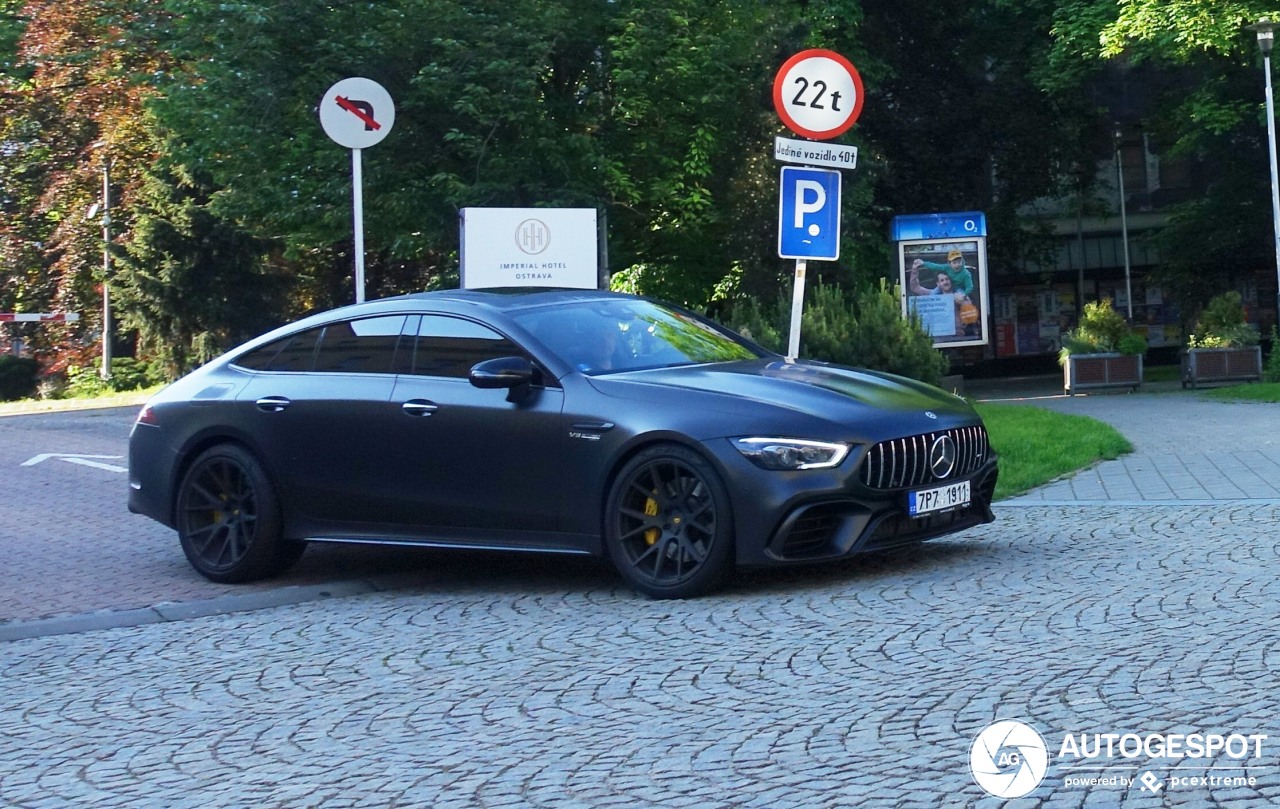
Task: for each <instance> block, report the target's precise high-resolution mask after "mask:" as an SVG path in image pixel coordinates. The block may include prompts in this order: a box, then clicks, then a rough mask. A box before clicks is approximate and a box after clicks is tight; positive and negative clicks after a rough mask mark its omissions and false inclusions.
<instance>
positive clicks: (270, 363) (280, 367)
mask: <svg viewBox="0 0 1280 809" xmlns="http://www.w3.org/2000/svg"><path fill="white" fill-rule="evenodd" d="M321 331H323V329H308V330H307V331H304V332H299V333H297V334H295V335H293V336H291V337H283V338H281V339H279V340H275V341H273V342H270V343H267V344H266V345H264V346H262V347H261V348H257V349H254V350H253V351H250V352H249V353H248V354H245V355H244V356H242V357H239V358H237V359H236V360H235V364H236V365H239V366H240V367H241V368H248V369H250V370H253V371H310V370H311V364H312V361H313V359H314V357H315V353H316V343H317V342H318V341H319V340H320V333H321Z"/></svg>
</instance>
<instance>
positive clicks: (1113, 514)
mask: <svg viewBox="0 0 1280 809" xmlns="http://www.w3.org/2000/svg"><path fill="white" fill-rule="evenodd" d="M1144 397H1145V398H1146V399H1150V400H1151V401H1150V402H1147V403H1145V404H1144V403H1143V399H1144ZM1192 398H1195V397H1192V396H1188V397H1176V396H1175V397H1163V399H1162V397H1161V396H1160V395H1157V394H1151V395H1147V394H1138V395H1135V396H1132V397H1127V396H1126V397H1103V396H1096V397H1093V396H1091V397H1075V398H1074V399H1073V400H1071V401H1069V402H1065V403H1064V402H1058V401H1057V400H1052V401H1049V402H1048V404H1047V405H1046V406H1051V407H1063V408H1068V407H1069V408H1090V407H1092V408H1095V411H1097V412H1091V413H1089V414H1090V415H1097V416H1098V417H1103V418H1107V419H1108V420H1111V421H1113V423H1116V424H1117V426H1118V427H1120V429H1121V430H1122V432H1125V433H1126V434H1127V435H1129V437H1130V439H1131V440H1132V441H1133V442H1134V444H1135V446H1136V447H1137V450H1138V451H1137V453H1135V455H1134V456H1130V458H1129V460H1131V461H1133V460H1137V459H1138V458H1141V457H1145V456H1146V455H1147V454H1148V453H1159V452H1160V451H1162V447H1163V446H1165V444H1163V443H1162V442H1165V441H1167V442H1168V446H1170V447H1173V450H1172V451H1174V452H1177V449H1176V447H1174V444H1175V443H1176V440H1177V439H1176V438H1175V433H1177V432H1179V431H1182V430H1184V429H1186V428H1189V427H1190V428H1194V430H1195V431H1196V433H1197V436H1198V438H1197V441H1196V442H1194V443H1189V444H1188V449H1187V452H1186V453H1183V455H1185V456H1186V457H1191V458H1192V459H1193V460H1192V461H1190V462H1188V466H1189V467H1194V468H1195V469H1199V468H1200V467H1199V466H1198V463H1199V462H1198V461H1195V460H1194V458H1195V456H1196V454H1197V453H1199V454H1203V455H1204V457H1205V458H1206V459H1208V460H1210V461H1212V462H1214V463H1224V462H1223V461H1222V455H1223V454H1224V453H1226V454H1228V455H1231V454H1235V453H1239V452H1242V451H1244V450H1241V449H1240V447H1242V446H1243V447H1246V448H1247V451H1249V452H1255V451H1256V452H1260V453H1261V454H1262V455H1263V456H1265V457H1268V458H1273V457H1274V456H1273V453H1274V448H1273V445H1267V444H1266V443H1265V442H1264V439H1263V438H1262V436H1263V435H1264V434H1265V433H1266V432H1267V430H1268V429H1274V427H1275V426H1276V425H1277V424H1280V418H1277V415H1278V414H1280V409H1277V406H1259V405H1248V406H1236V405H1218V404H1214V405H1213V406H1215V407H1225V408H1229V409H1230V408H1236V407H1249V408H1252V409H1250V410H1240V411H1238V412H1236V411H1233V410H1230V411H1220V412H1225V413H1228V416H1226V417H1224V418H1223V419H1222V420H1220V421H1216V422H1215V421H1212V420H1210V418H1209V416H1207V415H1206V414H1207V413H1208V412H1209V411H1194V412H1186V413H1184V412H1182V411H1178V410H1177V408H1178V407H1179V405H1178V404H1176V402H1175V400H1180V399H1187V400H1190V399H1192ZM1034 403H1036V404H1044V403H1043V402H1040V401H1036V402H1034ZM1128 408H1131V409H1128ZM1169 408H1173V409H1172V410H1169ZM1078 412H1085V411H1084V410H1080V411H1078ZM1169 413H1173V416H1172V417H1176V418H1178V419H1181V418H1183V417H1190V418H1193V419H1194V420H1193V421H1191V422H1190V423H1186V422H1183V421H1178V422H1177V423H1176V424H1166V425H1165V426H1164V427H1163V428H1161V427H1160V426H1159V423H1160V422H1161V420H1162V419H1166V417H1168V414H1169ZM1172 417H1170V418H1172ZM1130 418H1131V419H1133V420H1134V424H1136V425H1137V426H1133V425H1130V424H1129V423H1128V422H1125V419H1130ZM1141 421H1145V422H1150V423H1151V428H1150V430H1149V433H1150V435H1147V434H1146V433H1143V432H1142V430H1143V427H1142V425H1141V424H1140V423H1138V422H1141ZM1215 425H1216V426H1215ZM1131 430H1133V432H1132V433H1131ZM1214 442H1221V443H1218V444H1214ZM1269 447H1271V448H1269ZM1252 462H1253V461H1250V463H1252ZM1114 463H1119V462H1114ZM1152 463H1153V464H1154V463H1155V462H1154V461H1153V462H1152ZM1107 466H1109V464H1102V465H1100V466H1099V467H1098V469H1097V470H1094V471H1095V472H1096V473H1097V474H1098V475H1099V477H1100V478H1101V477H1102V476H1103V474H1104V471H1105V474H1106V475H1107V476H1110V475H1111V474H1112V473H1111V471H1110V470H1104V467H1107ZM1145 468H1146V467H1136V466H1135V467H1131V468H1130V469H1131V471H1130V472H1128V475H1129V477H1131V478H1133V479H1135V480H1136V481H1137V482H1135V483H1134V491H1127V490H1126V491H1125V492H1123V493H1121V492H1120V490H1119V489H1114V488H1113V489H1107V490H1106V493H1108V494H1116V495H1118V496H1117V497H1115V498H1109V499H1104V498H1098V497H1092V496H1090V494H1091V490H1090V489H1086V488H1081V489H1079V490H1065V489H1064V490H1060V491H1059V492H1056V493H1054V495H1053V496H1052V497H1048V496H1044V497H1041V495H1042V492H1036V493H1033V494H1032V495H1030V496H1028V497H1023V498H1018V500H1017V502H1016V503H1010V504H1008V506H1007V507H1002V508H1000V509H998V514H999V520H998V521H997V522H996V523H994V524H992V525H990V526H985V527H982V528H980V529H975V530H972V531H969V532H967V533H965V534H963V535H960V536H959V537H956V538H950V539H947V540H944V541H938V542H934V543H929V544H927V545H925V546H924V547H922V548H920V549H917V550H915V551H911V552H898V553H892V554H885V555H881V556H877V557H873V558H869V559H865V560H860V561H855V562H848V563H843V564H840V565H835V566H828V567H825V568H820V569H806V570H793V571H782V572H779V571H754V572H747V573H743V574H740V575H739V576H738V577H737V579H736V580H735V581H734V582H733V583H732V584H731V586H730V587H729V588H727V589H726V590H725V591H723V592H721V593H719V594H717V595H714V596H712V597H708V598H703V599H699V600H695V601H688V602H653V601H648V600H645V599H643V598H641V597H639V596H636V595H634V594H632V593H630V592H628V591H626V590H622V589H619V588H617V587H615V579H614V578H613V577H612V576H611V575H610V574H608V573H607V572H605V571H603V570H602V569H601V568H600V566H598V565H595V564H592V563H588V562H577V561H573V562H565V561H561V560H555V559H543V558H539V559H534V560H526V559H516V560H513V559H511V558H510V557H487V556H485V557H459V556H457V555H443V556H438V557H432V559H433V560H435V561H437V562H439V564H430V565H423V566H421V567H420V568H418V569H416V570H411V571H407V572H405V573H403V574H402V575H401V576H400V578H399V579H398V580H397V582H396V584H395V588H396V589H394V590H391V589H388V590H385V591H381V592H365V593H361V594H356V595H352V596H349V597H345V598H333V599H320V600H315V601H311V602H309V603H303V604H290V605H285V606H281V607H277V608H273V609H262V610H257V611H252V612H236V613H231V614H225V615H214V616H207V617H199V618H195V619H192V620H170V621H166V622H163V623H156V624H150V625H139V626H125V627H118V628H112V629H106V630H102V631H94V632H79V633H75V634H65V635H53V636H46V637H33V638H28V639H23V640H15V641H12V642H9V643H3V644H0V806H6V807H8V806H13V807H62V806H77V807H78V806H87V805H90V804H92V805H94V806H104V807H113V806H128V807H133V806H159V807H187V806H190V807H195V806H200V807H205V806H227V807H232V806H234V807H249V806H253V807H275V806H281V807H295V806H323V807H348V806H350V807H355V806H413V807H419V806H421V807H472V806H477V807H505V806H512V807H524V806H529V807H578V806H581V807H596V806H600V807H605V806H618V807H623V806H626V807H631V806H659V807H684V806H708V807H738V806H748V807H809V806H812V807H846V806H848V807H853V806H858V807H861V806H895V807H943V806H966V805H972V806H980V807H995V806H1006V805H1007V806H1013V807H1020V806H1027V807H1030V806H1048V807H1076V806H1098V807H1119V806H1133V807H1147V806H1187V807H1198V806H1214V805H1223V806H1239V807H1254V806H1258V807H1261V806H1274V805H1278V804H1280V711H1278V710H1277V708H1278V703H1280V691H1277V689H1276V676H1275V672H1276V671H1277V670H1280V614H1278V611H1277V609H1276V606H1275V605H1276V604H1277V602H1278V601H1280V580H1278V577H1277V572H1278V571H1280V531H1277V530H1276V526H1277V522H1278V518H1280V499H1278V498H1276V497H1275V495H1274V494H1273V493H1271V492H1268V491H1266V490H1265V489H1257V490H1253V489H1249V490H1246V489H1244V488H1240V489H1239V494H1240V495H1243V496H1228V497H1224V496H1226V495H1236V494H1237V493H1236V492H1234V491H1225V490H1218V491H1214V490H1210V489H1208V488H1207V487H1206V488H1205V494H1207V495H1208V497H1206V496H1204V494H1201V493H1200V492H1198V491H1192V490H1189V489H1181V488H1176V487H1174V486H1172V485H1170V486H1169V489H1170V490H1172V491H1173V492H1174V493H1175V494H1176V495H1177V496H1176V497H1173V498H1169V497H1158V496H1153V497H1148V494H1151V493H1154V492H1155V491H1156V489H1155V488H1153V487H1156V484H1155V483H1154V482H1151V483H1146V482H1143V481H1147V480H1152V481H1154V478H1148V477H1147V476H1146V475H1145V474H1144V473H1143V472H1142V469H1145ZM1263 471H1265V469H1264V470H1263ZM1259 477H1262V475H1259ZM1061 485H1062V484H1053V486H1061ZM1250 485H1252V484H1250ZM1049 488H1052V487H1049ZM1157 488H1158V487H1157ZM1188 495H1194V496H1188ZM997 719H1018V720H1021V721H1024V722H1026V723H1028V724H1030V725H1032V726H1033V727H1034V728H1036V729H1037V730H1038V731H1039V732H1040V734H1041V735H1042V736H1043V738H1044V740H1045V743H1046V745H1047V748H1048V751H1049V763H1048V768H1047V773H1046V775H1045V777H1044V780H1043V781H1042V782H1041V783H1040V785H1039V786H1038V787H1037V788H1036V789H1035V790H1034V791H1032V792H1031V793H1030V794H1029V795H1028V796H1027V797H1026V798H1023V799H1021V800H1015V801H1008V802H1006V801H1004V800H1001V799H998V798H993V797H989V796H987V795H986V794H985V793H984V792H983V791H982V790H981V789H980V788H979V787H978V786H977V784H976V783H975V780H974V777H973V775H972V774H971V772H970V763H969V754H970V746H971V744H972V743H973V741H974V738H975V736H976V734H978V733H979V732H980V731H981V730H982V729H983V728H984V727H985V726H987V725H988V724H989V723H991V722H993V721H995V720H997ZM1108 733H1114V734H1139V735H1140V736H1141V737H1143V738H1147V737H1149V736H1150V735H1151V734H1204V735H1211V736H1212V735H1218V736H1224V737H1226V736H1230V735H1231V734H1239V735H1240V736H1254V737H1257V736H1263V735H1265V736H1266V737H1267V738H1266V739H1263V740H1259V741H1258V742H1257V743H1258V744H1259V745H1261V748H1262V750H1261V753H1262V755H1260V756H1254V755H1252V754H1249V755H1242V756H1238V757H1233V756H1232V755H1228V754H1227V753H1226V752H1223V751H1218V752H1217V753H1215V754H1214V755H1212V756H1210V757H1208V758H1191V757H1179V758H1157V759H1152V758H1147V757H1146V756H1145V755H1139V756H1137V757H1135V758H1125V757H1123V756H1122V755H1121V754H1120V753H1119V752H1117V753H1116V754H1115V755H1113V756H1112V757H1110V758H1106V757H1098V758H1093V759H1082V758H1079V757H1074V756H1071V755H1069V754H1068V755H1065V756H1059V755H1058V754H1059V752H1060V750H1061V746H1062V744H1063V742H1064V741H1065V740H1066V738H1067V737H1068V735H1069V734H1070V735H1071V736H1072V737H1073V738H1075V737H1079V735H1080V734H1089V735H1090V736H1092V734H1108ZM1120 749H1121V750H1123V749H1124V747H1123V745H1122V746H1121V748H1120ZM1184 749H1185V748H1184ZM1251 751H1252V748H1251V749H1250V752H1251ZM1004 752H1005V753H1008V752H1011V751H1004ZM1165 752H1169V751H1168V750H1166V751H1165ZM1145 773H1150V774H1151V775H1150V784H1151V786H1146V787H1144V786H1143V785H1142V782H1141V780H1139V781H1137V782H1136V783H1135V784H1133V785H1128V786H1122V785H1113V784H1112V783H1108V782H1109V780H1111V779H1119V778H1124V779H1140V778H1141V777H1142V776H1143V775H1144V774H1145ZM1175 778H1185V779H1191V778H1197V779H1206V780H1211V781H1212V782H1213V784H1212V785H1202V784H1199V783H1191V782H1190V781H1186V782H1179V781H1175V780H1174V779H1175ZM1089 779H1094V780H1095V781H1100V782H1103V783H1095V784H1093V785H1090V786H1084V785H1080V783H1081V782H1082V781H1087V780H1089ZM1250 779H1252V783H1250Z"/></svg>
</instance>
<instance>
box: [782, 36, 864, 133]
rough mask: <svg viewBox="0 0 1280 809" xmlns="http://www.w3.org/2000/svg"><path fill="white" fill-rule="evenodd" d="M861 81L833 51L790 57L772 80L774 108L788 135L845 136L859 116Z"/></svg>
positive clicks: (811, 51)
mask: <svg viewBox="0 0 1280 809" xmlns="http://www.w3.org/2000/svg"><path fill="white" fill-rule="evenodd" d="M862 100H863V94H862V77H861V76H859V75H858V71H857V69H855V68H854V66H853V64H852V63H850V62H849V60H848V59H846V58H844V57H843V56H841V55H840V54H838V53H836V52H835V51H829V50H825V49H823V48H813V49H810V50H807V51H801V52H800V53H797V54H796V55H795V56H792V57H791V58H790V59H788V60H787V61H786V62H784V63H783V65H782V67H781V68H779V69H778V75H777V76H775V77H774V80H773V107H774V109H776V110H777V111H778V115H779V117H781V118H782V122H783V123H784V124H786V125H787V128H788V129H790V130H791V131H793V132H795V133H797V134H800V135H804V136H805V137H806V138H813V139H815V140H828V139H830V138H834V137H836V136H837V135H840V134H842V133H844V132H845V130H847V129H848V128H849V127H851V126H853V122H854V121H856V120H858V115H859V114H860V113H861V112H862Z"/></svg>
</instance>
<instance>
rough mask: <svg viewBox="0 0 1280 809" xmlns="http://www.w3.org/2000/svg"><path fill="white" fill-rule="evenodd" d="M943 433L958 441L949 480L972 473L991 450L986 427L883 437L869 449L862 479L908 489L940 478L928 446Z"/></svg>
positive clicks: (877, 486)
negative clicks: (934, 469)
mask: <svg viewBox="0 0 1280 809" xmlns="http://www.w3.org/2000/svg"><path fill="white" fill-rule="evenodd" d="M943 435H949V436H951V440H953V441H955V442H956V465H955V469H954V470H952V472H951V474H949V475H947V479H948V480H954V479H956V478H962V477H964V476H966V475H969V474H972V473H973V472H974V471H975V470H977V469H978V468H979V467H980V466H982V464H983V463H985V462H986V460H987V457H988V454H989V453H990V446H989V445H988V442H987V430H986V428H985V427H981V426H974V427H957V428H955V429H952V430H939V431H937V432H932V433H923V434H921V435H912V436H908V437H906V438H895V439H893V440H892V441H881V442H880V443H879V444H876V445H875V446H874V447H872V448H871V450H870V451H869V452H868V453H867V457H866V458H865V459H864V460H863V462H862V469H861V471H860V473H859V474H860V475H861V479H862V483H863V485H865V486H869V487H870V488H872V489H905V488H914V487H917V486H923V485H925V484H929V483H937V482H940V479H939V478H937V477H936V476H935V475H934V474H933V472H932V470H930V468H929V448H930V447H932V446H933V442H934V441H936V440H937V439H938V438H939V437H941V436H943Z"/></svg>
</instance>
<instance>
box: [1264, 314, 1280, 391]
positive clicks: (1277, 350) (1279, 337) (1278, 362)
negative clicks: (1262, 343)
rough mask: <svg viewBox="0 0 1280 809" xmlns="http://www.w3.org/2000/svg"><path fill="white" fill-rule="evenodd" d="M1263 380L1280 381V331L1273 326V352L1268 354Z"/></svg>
mask: <svg viewBox="0 0 1280 809" xmlns="http://www.w3.org/2000/svg"><path fill="white" fill-rule="evenodd" d="M1262 381H1263V382H1280V332H1277V331H1276V327H1275V326H1272V327H1271V353H1270V354H1268V355H1267V367H1265V368H1263V369H1262Z"/></svg>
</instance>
